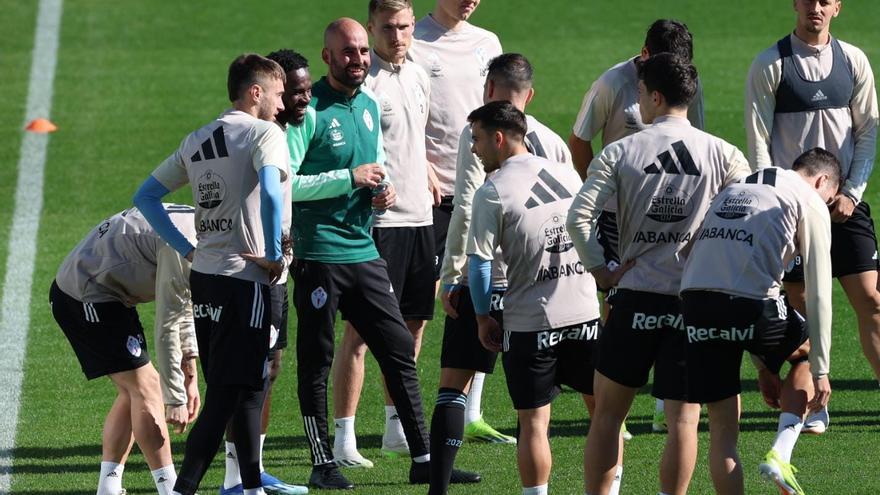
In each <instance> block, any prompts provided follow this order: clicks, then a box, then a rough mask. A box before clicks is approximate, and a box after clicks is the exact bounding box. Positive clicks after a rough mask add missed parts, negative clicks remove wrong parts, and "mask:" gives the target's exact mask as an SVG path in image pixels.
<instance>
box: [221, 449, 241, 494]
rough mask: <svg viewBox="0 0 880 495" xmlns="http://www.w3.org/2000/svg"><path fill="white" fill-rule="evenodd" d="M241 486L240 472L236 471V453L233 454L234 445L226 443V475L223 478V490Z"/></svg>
mask: <svg viewBox="0 0 880 495" xmlns="http://www.w3.org/2000/svg"><path fill="white" fill-rule="evenodd" d="M240 484H241V471H239V470H238V453H237V452H235V444H234V443H232V442H226V475H225V477H224V478H223V488H226V489H229V488H232V487H233V486H235V485H240Z"/></svg>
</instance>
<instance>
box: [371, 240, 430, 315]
mask: <svg viewBox="0 0 880 495" xmlns="http://www.w3.org/2000/svg"><path fill="white" fill-rule="evenodd" d="M373 241H374V242H375V243H376V249H377V250H378V251H379V256H381V257H382V259H384V260H385V262H386V263H388V278H389V279H391V287H393V288H394V295H395V296H397V302H398V303H400V313H401V314H402V315H403V319H404V321H410V320H432V319H434V292H435V291H434V282H435V281H436V280H437V278H436V275H437V270H436V263H435V261H434V256H435V249H436V245H435V243H434V227H432V226H430V225H426V226H424V227H374V228H373Z"/></svg>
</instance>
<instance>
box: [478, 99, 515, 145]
mask: <svg viewBox="0 0 880 495" xmlns="http://www.w3.org/2000/svg"><path fill="white" fill-rule="evenodd" d="M468 122H470V123H471V124H476V123H477V122H479V123H480V125H481V126H482V127H483V129H486V130H487V131H491V132H495V131H501V132H503V133H505V134H508V135H512V136H518V137H519V138H520V139H522V138H524V137H525V135H526V133H527V132H528V125H527V124H526V114H524V113H522V112H520V111H519V109H518V108H516V107H515V106H513V104H512V103H510V102H509V101H493V102H491V103H487V104H485V105H483V106H481V107H480V108H478V109H476V110H474V111H473V112H471V114H470V115H468Z"/></svg>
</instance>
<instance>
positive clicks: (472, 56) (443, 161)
mask: <svg viewBox="0 0 880 495" xmlns="http://www.w3.org/2000/svg"><path fill="white" fill-rule="evenodd" d="M498 55H501V42H499V41H498V37H497V36H495V34H493V33H492V32H490V31H487V30H485V29H481V28H478V27H476V26H474V25H473V24H469V23H467V22H463V23H461V25H460V27H459V28H457V29H455V30H449V29H446V28H445V27H443V26H442V25H441V24H440V23H438V22H437V21H435V20H434V18H433V17H431V15H430V14H429V15H426V16H425V17H423V18H422V19H420V20H419V22H417V23H416V26H415V32H414V33H413V44H412V46H411V47H410V50H409V53H408V54H407V56H408V57H409V58H410V59H412V60H413V61H415V62H416V63H417V64H419V65H421V66H422V68H423V69H425V72H427V73H428V76H430V79H431V110H430V113H429V116H428V127H427V129H426V134H427V140H426V147H427V152H428V161H430V162H431V163H433V164H434V171H435V172H436V173H437V178H438V179H439V181H440V189H441V193H442V194H443V195H444V196H449V195H452V194H453V192H454V189H455V157H456V152H457V150H458V137H459V135H460V133H461V128H462V127H464V126H465V124H467V116H468V115H469V114H470V113H471V112H472V111H474V110H476V109H477V108H480V107H481V106H482V105H483V84H484V82H485V81H486V74H487V73H488V70H489V62H490V61H492V59H493V58H495V57H497V56H498Z"/></svg>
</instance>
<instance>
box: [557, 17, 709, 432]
mask: <svg viewBox="0 0 880 495" xmlns="http://www.w3.org/2000/svg"><path fill="white" fill-rule="evenodd" d="M663 52H668V53H673V54H675V55H677V56H679V57H680V58H682V59H684V60H687V61H691V59H692V58H693V54H694V44H693V36H692V35H691V33H690V31H688V28H687V26H686V25H685V24H684V23H682V22H679V21H675V20H670V19H658V20H656V21H654V23H653V24H651V26H650V27H649V28H648V32H647V34H646V35H645V44H644V46H643V47H642V51H641V53H640V54H639V55H638V56H636V57H633V58H630V59H628V60H625V61H623V62H621V63H619V64H617V65H615V66H614V67H612V68H610V69H608V70H607V71H605V72H604V73H603V74H602V75H601V76H599V79H597V80H596V81H595V82H594V83H593V85H592V86H591V87H590V90H589V91H587V93H586V94H585V95H584V100H583V104H582V105H581V110H580V112H579V113H578V116H577V120H576V121H575V123H574V128H573V129H572V133H571V136H570V137H569V138H568V145H569V147H570V148H571V153H572V156H573V158H574V167H575V170H577V171H578V173H579V174H580V175H581V177H582V178H584V179H586V177H587V166H589V164H590V162H591V161H592V160H593V144H592V141H593V140H594V139H596V137H597V136H598V135H599V133H600V132H601V133H602V143H601V144H602V148H604V147H606V146H608V145H609V144H610V143H613V142H614V141H617V140H618V139H620V138H623V137H626V136H629V135H630V134H634V133H636V132H639V131H641V130H642V129H644V128H645V127H647V125H646V124H645V123H644V122H642V117H641V115H640V114H639V78H638V74H637V69H636V67H637V65H638V64H639V63H640V62H642V61H644V60H645V59H647V58H648V57H650V56H651V55H654V54H657V53H663ZM687 117H688V120H689V121H690V123H691V125H692V126H694V127H696V128H697V129H703V121H704V119H703V91H702V88H701V86H700V85H699V81H698V84H697V94H696V96H694V101H693V102H692V103H691V105H690V106H689V107H688V114H687ZM616 215H617V213H616V201H615V199H614V198H613V197H612V198H611V199H610V200H609V201H608V203H607V204H606V205H605V209H604V210H603V211H602V214H601V215H600V216H599V220H598V224H597V225H598V227H597V228H598V229H599V230H598V234H597V235H598V239H599V243H600V244H601V245H602V250H603V253H604V255H605V263H606V264H607V265H608V267H609V268H610V269H612V270H613V269H615V268H617V266H619V265H620V257H619V256H618V251H617V238H618V232H617V216H616ZM606 312H607V309H606ZM665 423H666V420H665V419H664V418H663V401H662V400H659V399H658V400H657V401H656V407H655V409H654V420H653V422H652V424H651V428H652V429H653V430H654V431H655V432H660V431H666V424H665ZM624 434H625V435H627V438H631V437H630V436H629V434H628V433H627V432H624Z"/></svg>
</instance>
